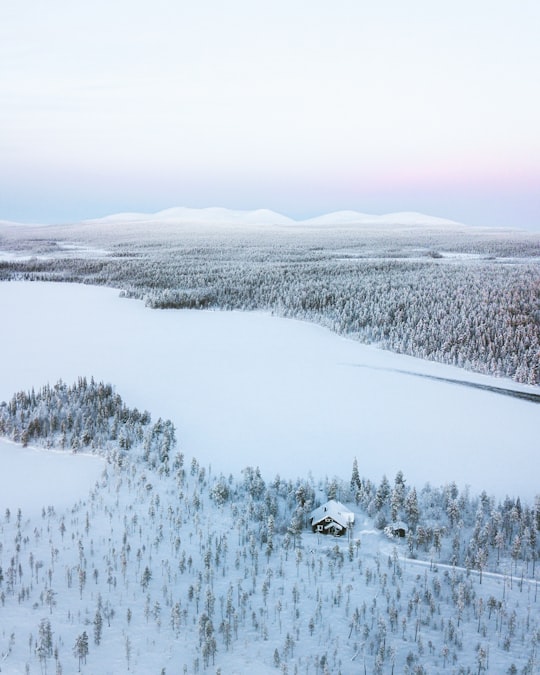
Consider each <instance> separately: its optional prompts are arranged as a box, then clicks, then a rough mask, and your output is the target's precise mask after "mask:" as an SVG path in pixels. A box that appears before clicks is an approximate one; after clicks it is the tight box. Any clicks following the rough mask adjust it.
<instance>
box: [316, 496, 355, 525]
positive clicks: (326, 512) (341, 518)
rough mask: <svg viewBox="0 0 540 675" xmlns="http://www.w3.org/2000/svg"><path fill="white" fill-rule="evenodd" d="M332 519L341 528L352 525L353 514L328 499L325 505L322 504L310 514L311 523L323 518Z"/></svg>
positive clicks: (340, 504)
mask: <svg viewBox="0 0 540 675" xmlns="http://www.w3.org/2000/svg"><path fill="white" fill-rule="evenodd" d="M328 517H330V518H332V520H335V521H336V522H337V523H339V524H340V525H342V526H343V527H347V526H348V525H352V523H354V513H353V512H352V511H349V509H348V508H347V507H346V506H344V505H343V504H342V503H341V502H337V501H335V500H334V499H330V500H329V501H327V502H326V504H322V505H321V506H319V507H318V508H316V509H315V510H314V511H312V512H311V516H310V518H311V522H312V523H318V522H320V521H321V520H324V519H325V518H328Z"/></svg>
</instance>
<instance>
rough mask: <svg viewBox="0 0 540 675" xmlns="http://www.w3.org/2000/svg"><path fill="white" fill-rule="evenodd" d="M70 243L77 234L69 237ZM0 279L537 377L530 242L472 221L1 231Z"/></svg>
mask: <svg viewBox="0 0 540 675" xmlns="http://www.w3.org/2000/svg"><path fill="white" fill-rule="evenodd" d="M74 242H75V243H74ZM0 250H4V251H8V252H10V255H9V256H7V257H4V259H0V279H3V280H8V279H30V280H31V279H35V280H54V281H78V282H84V283H91V284H105V285H109V286H113V287H117V288H120V289H122V292H123V294H124V295H125V296H127V297H136V298H141V299H144V301H145V302H146V304H147V305H148V306H149V307H152V308H156V309H159V308H201V309H207V308H216V309H226V310H228V309H241V310H255V309H257V310H264V311H268V312H272V313H274V314H276V315H278V316H285V317H296V318H300V319H305V320H308V321H313V322H315V323H318V324H321V325H324V326H326V327H328V328H330V329H331V330H333V331H335V332H337V333H339V334H341V335H346V336H348V337H351V338H353V339H357V340H360V341H362V342H365V343H371V344H376V345H379V346H381V347H383V348H385V349H389V350H392V351H395V352H399V353H403V354H408V355H411V356H416V357H420V358H423V359H429V360H433V361H438V362H441V363H447V364H452V365H456V366H459V367H462V368H466V369H469V370H472V371H476V372H480V373H484V374H490V375H496V376H504V377H510V378H512V379H514V380H515V381H517V382H520V383H525V384H532V385H534V384H539V383H540V265H539V256H540V239H539V237H538V236H537V235H534V234H532V233H529V234H527V233H519V232H513V233H511V232H497V231H487V230H486V231H484V230H482V229H480V228H461V229H452V228H451V227H445V228H438V229H437V228H432V229H429V228H427V229H426V228H420V229H419V228H416V229H414V228H412V229H409V230H407V229H405V228H397V229H396V228H394V229H392V228H388V229H384V228H383V229H379V230H364V229H362V228H348V229H347V228H339V227H336V228H328V227H327V228H311V229H310V228H304V229H302V228H299V229H295V230H293V231H291V230H289V229H287V228H281V229H280V228H276V227H268V228H264V229H261V228H255V227H253V228H241V229H232V230H228V229H223V228H220V227H217V226H216V227H215V228H214V229H207V228H201V229H197V228H192V229H185V228H184V229H183V228H178V229H177V230H172V231H171V230H170V228H169V229H167V228H165V227H164V226H163V227H160V224H159V223H155V224H154V225H153V226H152V227H150V228H148V227H147V228H146V229H137V228H135V227H134V226H133V225H131V226H127V225H126V226H121V225H116V226H108V227H105V226H101V227H98V226H97V225H96V226H92V227H90V226H88V225H87V226H84V224H80V225H77V226H69V227H68V226H64V227H56V228H55V227H52V226H51V227H47V228H41V229H39V228H37V229H36V228H34V229H32V228H30V229H25V230H24V231H22V232H21V230H20V229H16V230H15V231H14V230H13V229H10V228H6V227H4V228H1V229H0Z"/></svg>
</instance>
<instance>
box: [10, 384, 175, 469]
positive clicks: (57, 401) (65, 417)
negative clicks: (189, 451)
mask: <svg viewBox="0 0 540 675" xmlns="http://www.w3.org/2000/svg"><path fill="white" fill-rule="evenodd" d="M0 435H2V436H7V437H8V438H10V439H11V440H13V441H16V442H18V443H21V444H22V445H23V446H27V445H28V444H29V443H34V444H35V443H37V444H41V445H44V446H45V447H53V446H54V447H59V448H62V449H68V450H72V451H73V452H78V451H80V450H83V449H84V450H85V451H88V450H90V451H94V452H97V451H99V452H101V453H102V454H108V456H109V457H110V458H111V459H113V460H114V461H115V462H117V463H121V462H122V461H123V458H124V457H125V455H126V454H127V453H129V452H130V451H131V450H132V448H136V449H137V450H138V451H140V449H141V447H142V454H143V459H144V460H145V461H146V462H147V463H148V464H150V465H151V466H152V467H159V469H160V471H163V472H166V473H168V471H169V470H170V462H171V452H172V449H173V448H174V446H175V444H176V436H175V429H174V425H173V424H172V422H171V421H170V420H162V419H158V420H157V422H155V423H154V424H152V420H151V417H150V413H149V412H148V411H146V410H145V411H143V412H140V411H139V410H138V409H137V408H128V407H127V406H126V405H125V404H124V402H123V400H122V398H121V396H120V395H119V394H117V393H116V392H115V390H114V388H113V387H112V385H110V384H105V383H103V382H96V381H95V380H94V378H91V379H90V380H88V379H87V378H86V377H79V378H78V380H77V382H75V383H74V384H72V385H67V384H66V383H65V382H62V381H61V380H60V381H59V382H57V383H56V384H54V385H52V386H51V385H48V384H47V385H45V386H44V387H42V388H41V389H39V390H38V391H35V390H34V389H32V390H31V391H27V392H25V391H19V392H17V393H16V394H14V395H13V396H12V398H11V399H10V400H9V401H8V402H2V403H0Z"/></svg>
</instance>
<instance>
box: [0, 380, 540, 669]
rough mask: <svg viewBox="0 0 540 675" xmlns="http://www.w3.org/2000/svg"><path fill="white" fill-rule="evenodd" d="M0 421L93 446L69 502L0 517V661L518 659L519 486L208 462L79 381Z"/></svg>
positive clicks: (535, 636) (528, 642)
mask: <svg viewBox="0 0 540 675" xmlns="http://www.w3.org/2000/svg"><path fill="white" fill-rule="evenodd" d="M0 424H1V430H2V433H3V434H4V435H7V436H9V437H11V438H12V439H18V440H19V441H22V442H23V443H31V444H37V445H42V446H44V447H50V446H55V447H61V446H65V448H66V451H68V449H70V450H71V451H74V452H88V451H92V452H96V453H101V454H103V455H104V456H105V457H106V458H107V468H106V470H105V472H104V474H103V476H102V478H101V479H100V480H99V481H98V482H97V483H96V484H95V486H94V487H93V489H92V490H91V493H90V494H89V496H88V497H86V496H81V499H80V501H79V502H78V503H77V504H75V505H74V506H73V508H71V509H67V510H59V511H57V510H56V509H55V508H54V506H53V505H46V504H44V505H43V509H42V511H41V514H37V515H34V514H30V515H29V516H27V515H26V514H25V512H24V508H21V506H20V505H19V506H17V504H12V505H10V506H9V507H8V508H6V510H5V512H4V513H3V514H2V518H1V521H0V532H1V535H2V547H1V549H0V567H1V571H0V600H1V603H2V606H1V608H0V612H1V615H2V633H1V634H0V641H1V642H0V658H1V659H2V660H1V667H2V670H3V671H5V672H11V673H23V672H24V673H34V672H35V673H39V672H41V673H44V672H56V673H62V672H63V673H69V672H77V671H78V670H80V671H81V672H96V671H99V672H103V673H108V672H110V673H117V672H139V673H146V672H162V673H198V672H201V673H202V672H211V673H218V672H219V673H235V672H236V673H242V672H247V671H248V670H253V669H256V672H261V673H262V672H281V673H320V674H321V675H322V674H323V673H343V674H345V673H358V672H365V673H394V672H395V673H444V672H448V673H479V674H480V673H483V672H494V673H534V672H537V668H538V641H539V639H540V622H539V617H540V613H539V611H538V602H539V599H538V581H537V569H536V566H537V558H538V551H539V549H538V541H537V533H538V530H539V528H540V502H538V501H537V502H535V503H534V504H522V503H521V502H520V500H519V499H517V500H510V499H507V500H505V501H504V502H502V503H495V501H494V500H493V499H492V498H489V497H488V496H487V495H486V494H485V493H484V494H481V495H479V496H477V495H470V494H468V493H467V492H462V493H460V491H459V490H458V488H457V487H456V486H455V485H454V484H449V485H445V486H442V487H440V488H431V487H429V486H426V487H425V488H423V489H417V488H416V487H415V486H412V485H408V484H407V480H406V477H405V476H403V474H402V473H401V472H398V473H397V475H396V476H394V477H386V476H382V477H381V479H380V482H379V483H378V484H375V483H373V482H372V481H370V480H369V479H366V478H364V477H363V476H362V472H361V461H360V463H358V462H356V461H355V462H353V465H352V466H351V473H350V476H348V477H344V478H343V479H340V478H337V477H335V478H332V479H330V480H329V479H325V480H316V479H313V478H308V479H306V478H304V479H298V480H296V481H291V480H282V479H280V477H279V476H275V477H274V478H273V479H271V480H265V479H264V478H263V476H262V475H261V473H260V471H259V469H258V468H257V467H246V469H245V470H244V471H243V472H242V475H241V476H236V477H235V476H232V475H229V476H226V475H223V474H219V475H214V474H213V473H212V471H211V469H210V468H209V467H205V466H202V465H200V464H199V462H198V461H197V459H195V458H191V459H188V458H187V457H186V456H185V455H184V453H183V452H182V451H181V450H180V449H179V447H177V445H176V433H175V429H174V427H173V425H172V424H171V423H170V422H169V421H166V420H158V421H156V422H155V423H152V420H151V419H150V415H149V413H147V412H146V411H143V412H141V411H138V410H136V409H130V408H128V407H127V406H126V405H125V404H124V403H123V401H122V399H121V397H120V396H119V395H118V394H117V393H116V392H115V391H114V389H113V388H112V387H111V385H109V384H104V383H101V382H96V381H94V380H92V379H91V380H90V381H87V380H86V379H85V378H79V380H78V381H77V382H76V383H74V384H72V385H67V384H65V383H62V382H59V383H57V384H56V385H46V386H44V387H43V388H41V389H37V390H33V391H29V392H19V393H16V394H15V395H14V396H13V398H12V399H11V400H10V401H8V402H5V403H4V404H3V405H2V407H1V408H0ZM327 498H337V499H339V500H340V501H342V502H346V503H347V504H348V505H349V506H350V508H351V509H352V510H353V511H354V512H355V515H356V522H355V525H354V528H352V529H350V530H349V532H348V533H347V535H346V536H344V537H340V538H334V537H329V536H325V535H321V534H316V533H312V532H311V528H310V527H309V526H308V525H309V524H308V519H309V515H310V513H311V511H312V510H313V509H314V508H315V507H316V506H318V505H319V504H320V503H322V502H324V501H325V500H326V499H327ZM23 499H24V498H23ZM401 520H403V521H405V522H406V523H407V528H408V532H407V534H406V536H405V537H403V538H399V537H398V538H396V537H390V536H387V535H385V534H384V531H383V529H382V528H384V526H385V525H388V524H391V523H393V522H395V521H401Z"/></svg>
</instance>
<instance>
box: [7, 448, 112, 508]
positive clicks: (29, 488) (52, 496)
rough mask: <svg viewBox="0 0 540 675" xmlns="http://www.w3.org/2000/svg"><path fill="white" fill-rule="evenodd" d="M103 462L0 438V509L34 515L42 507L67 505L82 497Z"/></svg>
mask: <svg viewBox="0 0 540 675" xmlns="http://www.w3.org/2000/svg"><path fill="white" fill-rule="evenodd" d="M105 465H106V462H105V460H104V459H103V458H102V457H98V456H96V455H88V454H73V453H67V452H55V451H53V450H43V449H42V448H32V447H28V448H22V447H21V446H20V445H19V444H17V443H12V442H10V441H6V440H3V439H2V440H0V466H1V469H2V470H1V471H0V511H1V512H2V513H4V511H5V510H6V509H7V508H9V510H10V511H11V512H12V513H13V514H14V515H15V514H16V512H17V509H19V508H20V509H21V510H22V513H23V516H24V517H26V516H35V515H37V514H39V513H40V512H41V510H42V508H47V507H48V506H54V508H55V509H58V508H68V507H71V506H72V505H73V504H75V503H76V502H77V501H79V499H81V498H84V497H85V496H86V495H87V494H88V493H89V492H90V490H91V489H92V488H93V486H94V484H95V482H96V481H97V480H98V479H99V477H100V475H101V473H102V471H103V469H104V468H105Z"/></svg>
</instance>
